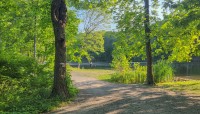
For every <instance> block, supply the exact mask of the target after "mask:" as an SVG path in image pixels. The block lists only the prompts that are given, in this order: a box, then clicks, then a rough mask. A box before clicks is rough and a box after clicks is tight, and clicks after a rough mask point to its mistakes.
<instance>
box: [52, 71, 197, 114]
mask: <svg viewBox="0 0 200 114" xmlns="http://www.w3.org/2000/svg"><path fill="white" fill-rule="evenodd" d="M72 80H74V84H75V85H76V86H77V87H78V88H79V89H80V93H79V95H78V97H77V99H76V100H75V101H74V102H73V103H71V104H69V105H68V106H66V107H62V108H60V109H58V110H57V111H54V112H52V113H53V114H200V96H194V95H185V94H183V93H175V92H172V91H168V90H164V89H161V88H156V87H153V88H152V87H147V86H144V85H138V84H133V85H125V84H113V83H109V82H104V81H99V80H97V79H94V78H91V77H83V76H81V74H79V73H77V72H72Z"/></svg>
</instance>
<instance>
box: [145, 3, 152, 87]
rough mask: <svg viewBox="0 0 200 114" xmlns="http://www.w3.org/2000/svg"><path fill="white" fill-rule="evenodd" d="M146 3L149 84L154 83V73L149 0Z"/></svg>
mask: <svg viewBox="0 0 200 114" xmlns="http://www.w3.org/2000/svg"><path fill="white" fill-rule="evenodd" d="M144 3H145V6H144V7H145V21H144V26H145V40H146V56H147V84H148V85H154V80H153V74H152V55H151V42H150V41H151V39H150V33H151V30H150V28H149V25H150V23H149V0H144Z"/></svg>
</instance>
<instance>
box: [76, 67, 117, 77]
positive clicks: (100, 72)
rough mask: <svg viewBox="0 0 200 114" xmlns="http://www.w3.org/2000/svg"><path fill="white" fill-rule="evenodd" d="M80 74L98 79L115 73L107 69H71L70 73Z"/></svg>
mask: <svg viewBox="0 0 200 114" xmlns="http://www.w3.org/2000/svg"><path fill="white" fill-rule="evenodd" d="M73 72H76V73H80V74H81V76H86V77H93V78H97V79H100V77H102V76H106V75H109V74H113V73H115V71H114V70H108V69H77V68H72V73H73Z"/></svg>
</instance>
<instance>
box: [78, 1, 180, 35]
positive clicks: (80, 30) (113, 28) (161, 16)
mask: <svg viewBox="0 0 200 114" xmlns="http://www.w3.org/2000/svg"><path fill="white" fill-rule="evenodd" d="M151 1H152V0H150V5H151V4H152V2H151ZM173 1H175V2H176V1H178V0H173ZM163 2H164V0H159V4H162V3H163ZM157 11H158V17H159V18H160V19H163V15H162V12H163V9H162V7H161V6H159V7H158V10H157ZM83 15H84V12H83V11H78V12H77V17H78V18H79V19H81V20H83V18H84V16H83ZM111 22H112V23H111V24H110V25H108V26H109V27H106V28H103V30H106V31H116V29H117V27H116V26H117V23H115V22H114V20H113V19H112V20H111ZM83 27H84V23H83V22H81V23H80V24H79V32H83Z"/></svg>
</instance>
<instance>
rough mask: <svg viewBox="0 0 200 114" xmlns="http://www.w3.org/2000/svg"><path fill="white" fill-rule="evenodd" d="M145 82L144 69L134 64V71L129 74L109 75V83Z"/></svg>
mask: <svg viewBox="0 0 200 114" xmlns="http://www.w3.org/2000/svg"><path fill="white" fill-rule="evenodd" d="M145 80H146V67H145V66H140V64H139V63H135V64H134V70H132V71H129V72H125V73H124V72H118V73H115V74H112V75H111V81H114V82H119V83H125V84H130V83H144V82H145Z"/></svg>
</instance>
